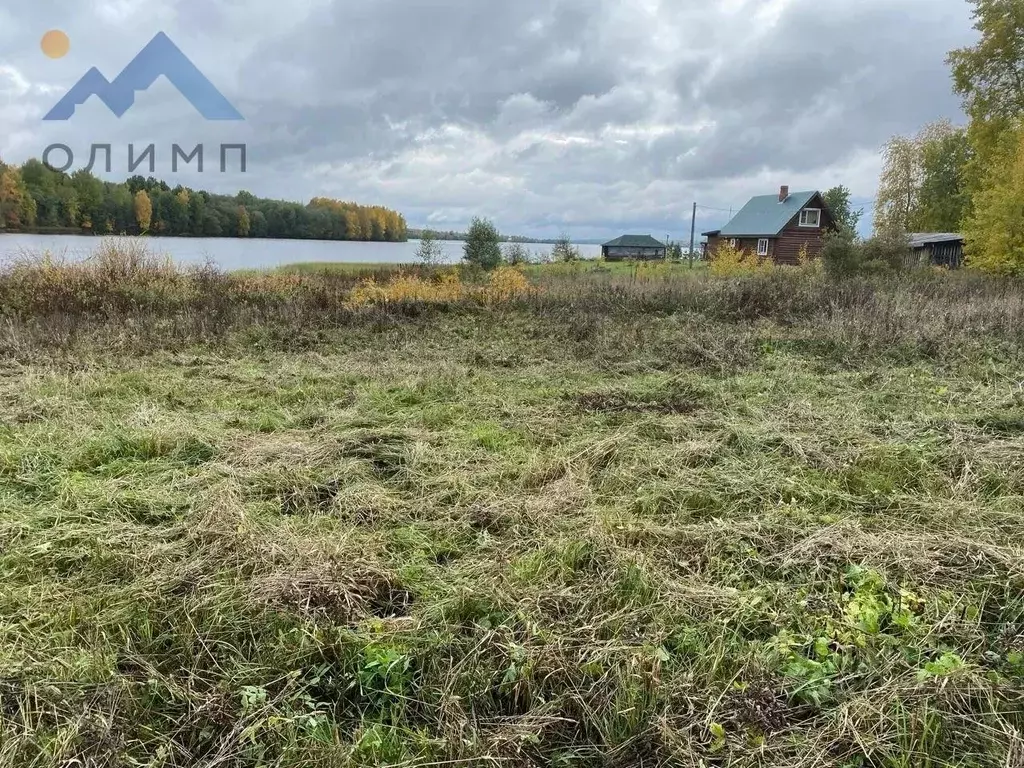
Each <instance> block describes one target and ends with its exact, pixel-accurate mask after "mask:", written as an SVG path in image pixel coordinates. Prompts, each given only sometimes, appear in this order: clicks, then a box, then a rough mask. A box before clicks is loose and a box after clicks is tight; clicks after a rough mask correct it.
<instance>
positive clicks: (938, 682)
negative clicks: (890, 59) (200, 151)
mask: <svg viewBox="0 0 1024 768" xmlns="http://www.w3.org/2000/svg"><path fill="white" fill-rule="evenodd" d="M18 269H23V270H24V269H25V268H24V267H20V268H18ZM62 269H68V268H62ZM88 269H89V268H78V267H75V268H72V269H71V272H68V274H71V273H75V274H78V273H77V272H75V270H82V271H83V272H85V274H87V275H88V277H81V276H80V275H79V277H78V278H76V279H79V280H80V282H78V283H75V284H74V285H75V286H76V287H75V289H74V292H73V293H74V295H79V293H80V292H84V293H85V298H82V297H81V296H79V298H78V299H76V300H74V301H71V302H69V303H68V305H66V306H64V307H63V308H61V307H60V306H59V305H58V304H57V303H56V297H58V296H66V295H68V292H69V291H70V290H71V289H70V288H69V287H68V283H67V282H66V281H65V282H62V281H60V280H58V281H56V284H57V285H58V287H57V288H55V289H52V290H53V293H52V294H49V295H47V294H45V293H44V292H39V293H36V295H35V298H32V296H31V294H30V292H29V290H28V289H27V288H25V287H24V286H29V285H31V286H35V287H34V288H32V291H36V290H37V289H38V287H39V286H41V285H52V283H43V282H39V281H42V280H43V278H42V277H40V276H38V275H29V276H28V277H26V273H25V272H24V271H23V272H21V273H19V275H20V277H19V279H22V280H25V282H22V283H16V282H15V280H14V275H13V273H7V274H5V275H2V276H0V291H3V292H4V295H5V296H8V297H11V296H19V297H21V299H22V300H23V301H24V302H29V303H22V304H19V305H16V307H14V306H12V304H11V303H9V302H5V303H4V304H3V306H4V307H6V309H5V310H4V311H5V313H6V314H5V327H4V331H3V336H2V338H3V350H4V355H5V357H4V362H5V365H4V367H3V369H0V421H2V426H0V504H2V506H3V509H4V514H3V515H0V765H2V766H7V765H9V766H19V767H20V766H26V765H32V766H54V767H56V766H61V767H63V766H71V765H95V766H115V765H118V766H119V765H125V766H127V765H144V766H154V767H155V766H196V765H202V766H211V767H212V766H254V767H255V766H319V765H322V766H338V765H340V766H346V765H352V766H368V765H410V766H411V765H424V766H426V765H450V764H454V765H463V764H465V765H557V766H627V765H628V766H633V765H645V766H658V765H673V766H675V765H678V766H695V767H696V766H711V765H736V766H755V765H757V766H761V765H781V766H819V765H831V766H837V767H838V766H844V767H846V766H864V767H866V766H893V767H901V768H902V767H909V766H946V765H950V766H952V765H956V766H967V765H970V766H993V767H996V766H998V767H999V768H1004V767H1005V766H1007V765H1017V764H1019V763H1020V761H1021V760H1022V759H1024V751H1022V748H1024V747H1022V739H1021V735H1020V734H1021V731H1022V728H1024V711H1022V695H1024V686H1022V683H1021V676H1022V674H1024V599H1022V597H1021V595H1022V594H1024V591H1022V590H1024V559H1022V555H1024V551H1022V546H1021V543H1020V542H1021V524H1020V510H1021V508H1022V502H1024V461H1022V460H1021V458H1020V457H1021V455H1022V454H1021V448H1022V437H1024V389H1022V381H1021V376H1020V370H1021V362H1022V354H1021V333H1022V332H1021V327H1022V326H1021V322H1020V321H1021V314H1022V309H1024V301H1022V291H1021V287H1020V285H1019V284H1016V283H1012V282H998V281H992V280H986V279H976V278H973V277H971V276H969V275H950V276H942V277H939V276H934V275H925V276H906V277H904V278H901V280H900V281H898V282H895V283H883V282H881V281H879V282H874V281H858V282H830V281H827V280H825V279H824V278H822V277H820V276H808V275H790V274H789V273H781V274H775V273H773V274H770V275H763V276H756V277H751V278H738V279H729V280H724V279H712V278H710V277H707V276H697V277H690V276H686V275H685V274H679V273H676V272H662V273H656V272H649V273H648V272H645V271H643V270H637V271H635V272H632V273H628V272H627V273H621V272H620V273H602V272H587V273H585V275H584V276H583V278H582V279H581V276H580V275H575V276H574V275H572V274H571V273H569V272H563V271H555V272H552V273H551V274H547V273H544V272H540V273H538V275H536V276H535V277H534V281H535V286H536V290H533V291H531V292H529V294H528V295H522V296H517V297H509V299H508V300H506V301H501V302H480V301H477V300H466V301H461V300H460V301H453V302H443V303H434V302H423V301H409V302H404V301H403V302H397V303H396V302H387V303H386V304H385V305H383V306H381V305H379V304H374V305H373V306H368V307H358V308H351V307H346V306H345V302H346V301H347V300H348V298H349V297H350V295H351V291H352V288H353V286H354V285H355V284H356V283H357V282H358V280H359V279H361V278H360V277H359V276H358V275H354V276H344V277H339V278H333V277H330V276H324V275H301V276H298V277H292V276H284V277H282V276H280V275H278V276H268V277H262V276H225V275H218V274H216V273H213V272H211V271H208V270H206V271H200V272H192V273H180V272H177V271H174V270H170V271H166V268H165V267H164V266H163V265H160V264H153V265H151V267H146V268H144V269H138V270H135V271H134V272H132V271H127V272H126V271H124V270H122V271H121V272H120V275H121V276H120V278H117V279H114V278H111V280H110V282H109V283H104V285H107V286H109V289H110V290H111V291H112V292H115V293H117V295H119V296H126V295H133V296H135V297H136V299H137V300H136V302H135V303H134V304H124V305H118V308H116V309H115V308H114V305H113V304H111V305H104V304H103V303H102V302H100V303H99V304H90V302H91V301H93V294H91V293H89V292H88V291H91V290H93V288H89V289H88V290H86V289H85V288H83V287H82V286H84V285H88V286H95V285H97V284H98V283H97V281H98V280H99V279H100V278H99V275H100V274H102V273H101V271H100V270H97V272H96V274H92V273H89V272H88ZM29 271H31V270H29ZM70 279H71V278H68V280H70ZM423 279H425V280H430V279H431V277H430V275H429V274H426V273H425V274H424V275H423ZM475 279H476V278H475V277H474V276H473V275H469V274H467V275H462V276H460V280H462V281H463V282H465V283H467V284H474V283H473V281H474V280H475ZM376 280H377V281H378V282H381V283H383V282H386V281H387V278H386V277H385V276H383V275H378V276H377V277H376ZM33 281H36V282H33ZM480 284H483V283H480ZM19 286H21V287H19ZM143 286H148V288H146V290H142V287H143ZM172 286H173V289H172ZM19 291H20V293H19ZM133 292H134V293H133ZM138 297H142V298H138ZM254 297H255V298H254ZM32 301H34V302H35V303H34V304H33V303H31V302H32ZM204 307H206V308H209V310H210V314H209V315H208V316H205V317H204V316H203V315H202V312H203V311H205V310H204V309H203V308H204ZM61 329H73V330H63V331H62V330H61Z"/></svg>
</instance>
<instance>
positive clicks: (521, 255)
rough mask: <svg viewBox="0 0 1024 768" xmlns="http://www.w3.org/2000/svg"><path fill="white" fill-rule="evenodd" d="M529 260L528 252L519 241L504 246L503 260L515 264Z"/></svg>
mask: <svg viewBox="0 0 1024 768" xmlns="http://www.w3.org/2000/svg"><path fill="white" fill-rule="evenodd" d="M529 261H530V252H529V251H527V250H526V246H525V245H523V244H522V243H520V242H511V243H508V244H507V245H506V246H505V262H506V263H508V264H511V265H512V266H516V265H518V264H526V263H528V262H529Z"/></svg>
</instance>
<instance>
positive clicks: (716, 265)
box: [711, 242, 775, 277]
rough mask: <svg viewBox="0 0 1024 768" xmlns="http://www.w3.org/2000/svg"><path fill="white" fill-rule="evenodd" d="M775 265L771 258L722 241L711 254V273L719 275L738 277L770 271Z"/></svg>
mask: <svg viewBox="0 0 1024 768" xmlns="http://www.w3.org/2000/svg"><path fill="white" fill-rule="evenodd" d="M774 268H775V265H774V264H773V263H772V261H771V260H770V259H762V258H760V257H759V256H757V254H753V253H747V252H746V251H744V250H743V249H742V248H738V247H736V246H734V245H731V244H730V243H729V242H722V243H720V244H719V246H718V247H717V248H715V252H714V253H713V254H712V255H711V274H713V275H716V276H717V277H736V276H738V275H753V274H758V273H764V272H770V271H771V270H772V269H774Z"/></svg>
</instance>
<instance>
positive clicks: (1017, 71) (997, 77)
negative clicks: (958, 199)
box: [947, 0, 1024, 191]
mask: <svg viewBox="0 0 1024 768" xmlns="http://www.w3.org/2000/svg"><path fill="white" fill-rule="evenodd" d="M969 2H971V4H972V5H973V6H974V13H973V16H974V28H975V29H976V30H977V31H978V32H979V34H980V39H979V41H978V43H977V44H976V45H974V46H971V47H968V48H959V49H957V50H955V51H952V52H950V54H949V57H948V59H947V61H948V63H949V65H950V66H951V68H952V70H953V87H954V90H955V91H956V92H957V93H958V94H959V95H960V96H961V98H962V99H963V106H964V111H965V112H966V113H967V115H968V116H969V117H970V119H971V123H970V127H969V129H968V135H969V138H970V142H971V146H972V147H973V149H974V155H973V158H972V160H971V162H970V163H969V164H968V166H967V183H968V186H969V188H970V189H971V190H972V191H974V190H977V189H980V187H981V185H982V184H983V183H984V179H985V177H986V176H987V175H988V173H989V171H990V170H991V162H992V156H993V154H994V153H997V152H1000V151H1001V150H1000V147H999V142H1000V136H1001V135H1002V134H1003V133H1005V132H1007V131H1013V130H1014V127H1015V123H1016V122H1017V121H1018V120H1019V119H1020V117H1021V115H1024V4H1022V3H1021V2H1020V0H969Z"/></svg>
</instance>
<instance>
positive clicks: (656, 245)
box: [601, 235, 666, 261]
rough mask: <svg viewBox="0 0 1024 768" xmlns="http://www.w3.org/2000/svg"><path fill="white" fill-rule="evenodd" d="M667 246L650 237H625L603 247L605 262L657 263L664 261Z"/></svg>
mask: <svg viewBox="0 0 1024 768" xmlns="http://www.w3.org/2000/svg"><path fill="white" fill-rule="evenodd" d="M665 253H666V246H665V244H664V243H662V242H659V241H658V240H655V239H654V238H653V237H651V236H650V235H623V236H622V237H617V238H615V239H614V240H612V241H611V242H608V243H605V244H604V245H602V246H601V257H602V258H603V259H604V260H605V261H625V260H626V259H636V260H638V261H656V260H658V259H664V258H665Z"/></svg>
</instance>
